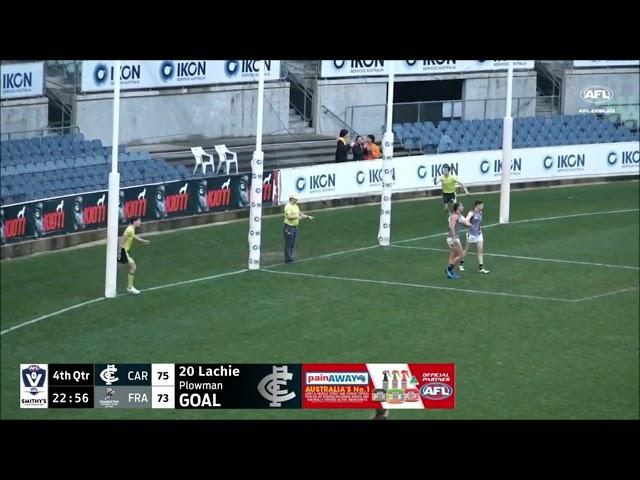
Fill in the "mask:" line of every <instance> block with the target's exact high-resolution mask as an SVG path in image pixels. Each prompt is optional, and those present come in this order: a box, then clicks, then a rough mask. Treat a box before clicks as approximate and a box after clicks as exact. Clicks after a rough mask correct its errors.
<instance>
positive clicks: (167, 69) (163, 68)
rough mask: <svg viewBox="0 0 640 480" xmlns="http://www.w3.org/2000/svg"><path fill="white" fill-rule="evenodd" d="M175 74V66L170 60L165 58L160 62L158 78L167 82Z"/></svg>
mask: <svg viewBox="0 0 640 480" xmlns="http://www.w3.org/2000/svg"><path fill="white" fill-rule="evenodd" d="M175 74H176V67H175V65H174V63H173V62H172V61H171V60H165V61H164V62H162V63H161V64H160V78H161V79H162V81H163V82H169V81H171V80H173V77H174V76H175Z"/></svg>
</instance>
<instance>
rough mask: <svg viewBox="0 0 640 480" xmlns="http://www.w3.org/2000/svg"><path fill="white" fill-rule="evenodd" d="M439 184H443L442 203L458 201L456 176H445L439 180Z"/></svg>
mask: <svg viewBox="0 0 640 480" xmlns="http://www.w3.org/2000/svg"><path fill="white" fill-rule="evenodd" d="M438 182H440V183H441V184H442V201H443V202H444V203H445V204H447V203H449V202H455V201H456V183H457V182H458V177H456V176H455V175H447V176H446V177H445V176H444V175H443V176H441V177H440V178H439V179H438Z"/></svg>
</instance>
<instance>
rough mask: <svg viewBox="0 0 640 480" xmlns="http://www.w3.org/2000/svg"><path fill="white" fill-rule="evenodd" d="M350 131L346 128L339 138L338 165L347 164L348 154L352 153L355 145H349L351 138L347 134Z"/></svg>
mask: <svg viewBox="0 0 640 480" xmlns="http://www.w3.org/2000/svg"><path fill="white" fill-rule="evenodd" d="M348 133H349V131H348V130H347V129H346V128H343V129H342V130H340V136H339V137H338V143H337V144H336V163H338V162H346V161H347V153H349V151H351V148H352V147H353V143H349V137H347V134H348Z"/></svg>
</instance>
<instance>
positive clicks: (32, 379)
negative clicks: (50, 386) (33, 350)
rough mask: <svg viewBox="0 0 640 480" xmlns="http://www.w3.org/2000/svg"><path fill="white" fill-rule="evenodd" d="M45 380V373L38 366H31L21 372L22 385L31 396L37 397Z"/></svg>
mask: <svg viewBox="0 0 640 480" xmlns="http://www.w3.org/2000/svg"><path fill="white" fill-rule="evenodd" d="M46 379H47V371H46V370H44V369H43V368H40V367H39V366H38V365H31V366H29V367H27V368H25V369H24V370H22V384H23V385H24V386H25V387H27V388H28V389H29V393H31V395H37V394H38V392H39V391H40V390H39V389H40V388H42V387H44V381H45V380H46Z"/></svg>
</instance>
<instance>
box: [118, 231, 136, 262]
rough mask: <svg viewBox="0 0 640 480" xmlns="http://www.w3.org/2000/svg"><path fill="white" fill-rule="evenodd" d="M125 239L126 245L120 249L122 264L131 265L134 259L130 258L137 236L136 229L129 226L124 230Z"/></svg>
mask: <svg viewBox="0 0 640 480" xmlns="http://www.w3.org/2000/svg"><path fill="white" fill-rule="evenodd" d="M122 236H123V237H124V243H123V245H122V248H121V249H120V260H119V262H120V263H129V262H131V261H133V258H131V256H129V250H131V246H132V245H133V239H134V238H135V236H136V227H134V226H133V225H129V226H128V227H127V228H125V229H124V233H123V234H122Z"/></svg>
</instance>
